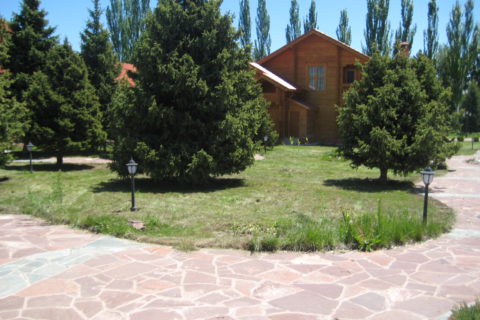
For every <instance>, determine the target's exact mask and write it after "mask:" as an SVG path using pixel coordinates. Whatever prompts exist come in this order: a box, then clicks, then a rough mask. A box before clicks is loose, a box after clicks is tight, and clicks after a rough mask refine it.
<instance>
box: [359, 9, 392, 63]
mask: <svg viewBox="0 0 480 320" xmlns="http://www.w3.org/2000/svg"><path fill="white" fill-rule="evenodd" d="M389 6H390V0H367V17H366V26H365V31H364V36H365V46H363V45H362V48H363V53H365V54H366V55H369V56H371V55H373V53H374V52H375V51H376V50H378V51H379V52H380V53H381V54H383V55H388V54H389V53H390V38H389V37H390V23H389V22H388V10H389Z"/></svg>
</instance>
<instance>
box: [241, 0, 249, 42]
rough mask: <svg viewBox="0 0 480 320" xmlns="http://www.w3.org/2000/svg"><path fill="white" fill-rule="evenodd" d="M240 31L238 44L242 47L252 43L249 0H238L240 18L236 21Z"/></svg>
mask: <svg viewBox="0 0 480 320" xmlns="http://www.w3.org/2000/svg"><path fill="white" fill-rule="evenodd" d="M238 31H240V34H241V35H240V44H241V45H242V47H243V48H246V47H247V46H251V45H252V27H251V24H250V3H249V0H240V19H239V21H238Z"/></svg>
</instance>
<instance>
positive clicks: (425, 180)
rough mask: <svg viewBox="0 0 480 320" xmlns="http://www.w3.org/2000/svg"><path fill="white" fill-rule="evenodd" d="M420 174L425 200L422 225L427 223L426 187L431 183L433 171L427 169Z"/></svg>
mask: <svg viewBox="0 0 480 320" xmlns="http://www.w3.org/2000/svg"><path fill="white" fill-rule="evenodd" d="M420 173H421V174H422V178H423V183H424V184H425V200H424V203H423V223H424V224H426V223H427V209H428V186H429V185H430V183H432V181H433V176H434V175H435V171H432V168H430V167H427V168H426V169H425V170H423V171H421V172H420Z"/></svg>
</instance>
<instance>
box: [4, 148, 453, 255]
mask: <svg viewBox="0 0 480 320" xmlns="http://www.w3.org/2000/svg"><path fill="white" fill-rule="evenodd" d="M333 151H334V148H331V147H317V146H315V147H305V146H302V147H295V146H279V147H276V148H275V149H274V150H273V151H270V152H268V154H267V156H266V159H265V160H261V161H257V162H256V163H255V165H254V166H252V167H250V168H248V169H247V170H246V171H244V172H242V173H240V174H237V175H231V176H226V177H222V178H219V179H217V180H216V181H215V182H213V183H211V184H210V185H209V186H208V187H203V188H197V187H188V186H181V185H175V184H171V183H163V184H155V183H153V182H152V181H151V180H149V179H148V178H146V177H142V176H138V177H137V178H136V186H137V193H136V200H137V207H138V208H139V211H137V212H131V211H130V210H129V209H130V181H129V180H122V179H118V178H117V176H116V175H115V174H113V173H112V172H110V170H109V169H108V168H107V167H106V166H105V165H93V166H90V165H65V167H64V170H63V171H62V172H58V171H56V168H55V165H53V164H35V165H34V170H35V172H34V173H33V174H31V173H30V172H29V171H28V165H26V164H11V165H9V166H7V168H6V169H4V170H0V213H28V214H33V215H36V216H40V217H42V218H46V219H48V220H50V221H52V222H55V223H68V224H71V225H73V226H76V227H82V228H87V229H90V230H92V231H96V232H102V233H108V234H113V235H116V236H123V237H126V238H132V239H140V240H143V241H149V242H154V243H162V244H170V245H175V246H177V247H180V248H184V249H189V248H193V247H205V246H208V247H228V248H249V249H251V250H275V249H291V250H321V249H329V248H358V249H362V250H370V249H375V248H377V247H383V246H389V245H392V244H401V243H405V242H409V241H411V240H422V239H424V238H425V237H430V236H436V235H438V234H440V233H442V232H444V231H446V230H448V229H449V228H450V226H451V225H452V223H453V213H452V211H451V210H450V209H448V208H446V207H445V206H443V205H442V204H440V203H439V202H438V201H435V200H432V199H431V200H430V205H429V223H428V225H427V227H424V226H423V225H422V224H421V214H422V209H423V198H422V196H420V195H418V194H416V193H415V192H414V190H413V181H416V180H419V179H420V175H419V174H415V175H412V176H410V177H406V178H399V177H396V178H395V180H394V181H391V182H390V183H389V184H387V185H381V184H379V183H377V181H376V180H374V179H376V178H377V177H378V175H379V172H378V170H369V169H366V168H360V169H358V170H353V169H351V168H350V166H349V164H348V162H346V161H343V160H341V159H337V158H336V157H335V156H334V154H333ZM129 219H130V220H131V219H134V220H141V221H142V222H143V223H144V224H145V230H143V231H139V230H136V229H135V228H133V227H131V225H130V223H129V222H128V220H129ZM392 219H393V220H392ZM395 219H400V220H402V221H401V222H398V223H397V222H396V221H397V220H395ZM387 225H392V226H390V227H392V228H394V229H388V228H386V226H387ZM402 228H403V229H402ZM380 231H382V232H383V233H390V234H395V236H394V238H393V239H392V240H389V241H387V242H385V241H384V240H385V239H383V236H382V235H381V234H380ZM407 234H408V235H407Z"/></svg>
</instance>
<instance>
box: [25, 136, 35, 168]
mask: <svg viewBox="0 0 480 320" xmlns="http://www.w3.org/2000/svg"><path fill="white" fill-rule="evenodd" d="M25 147H26V148H27V151H28V153H29V155H30V172H33V166H32V150H33V143H32V142H29V143H27V145H26V146H25Z"/></svg>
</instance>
